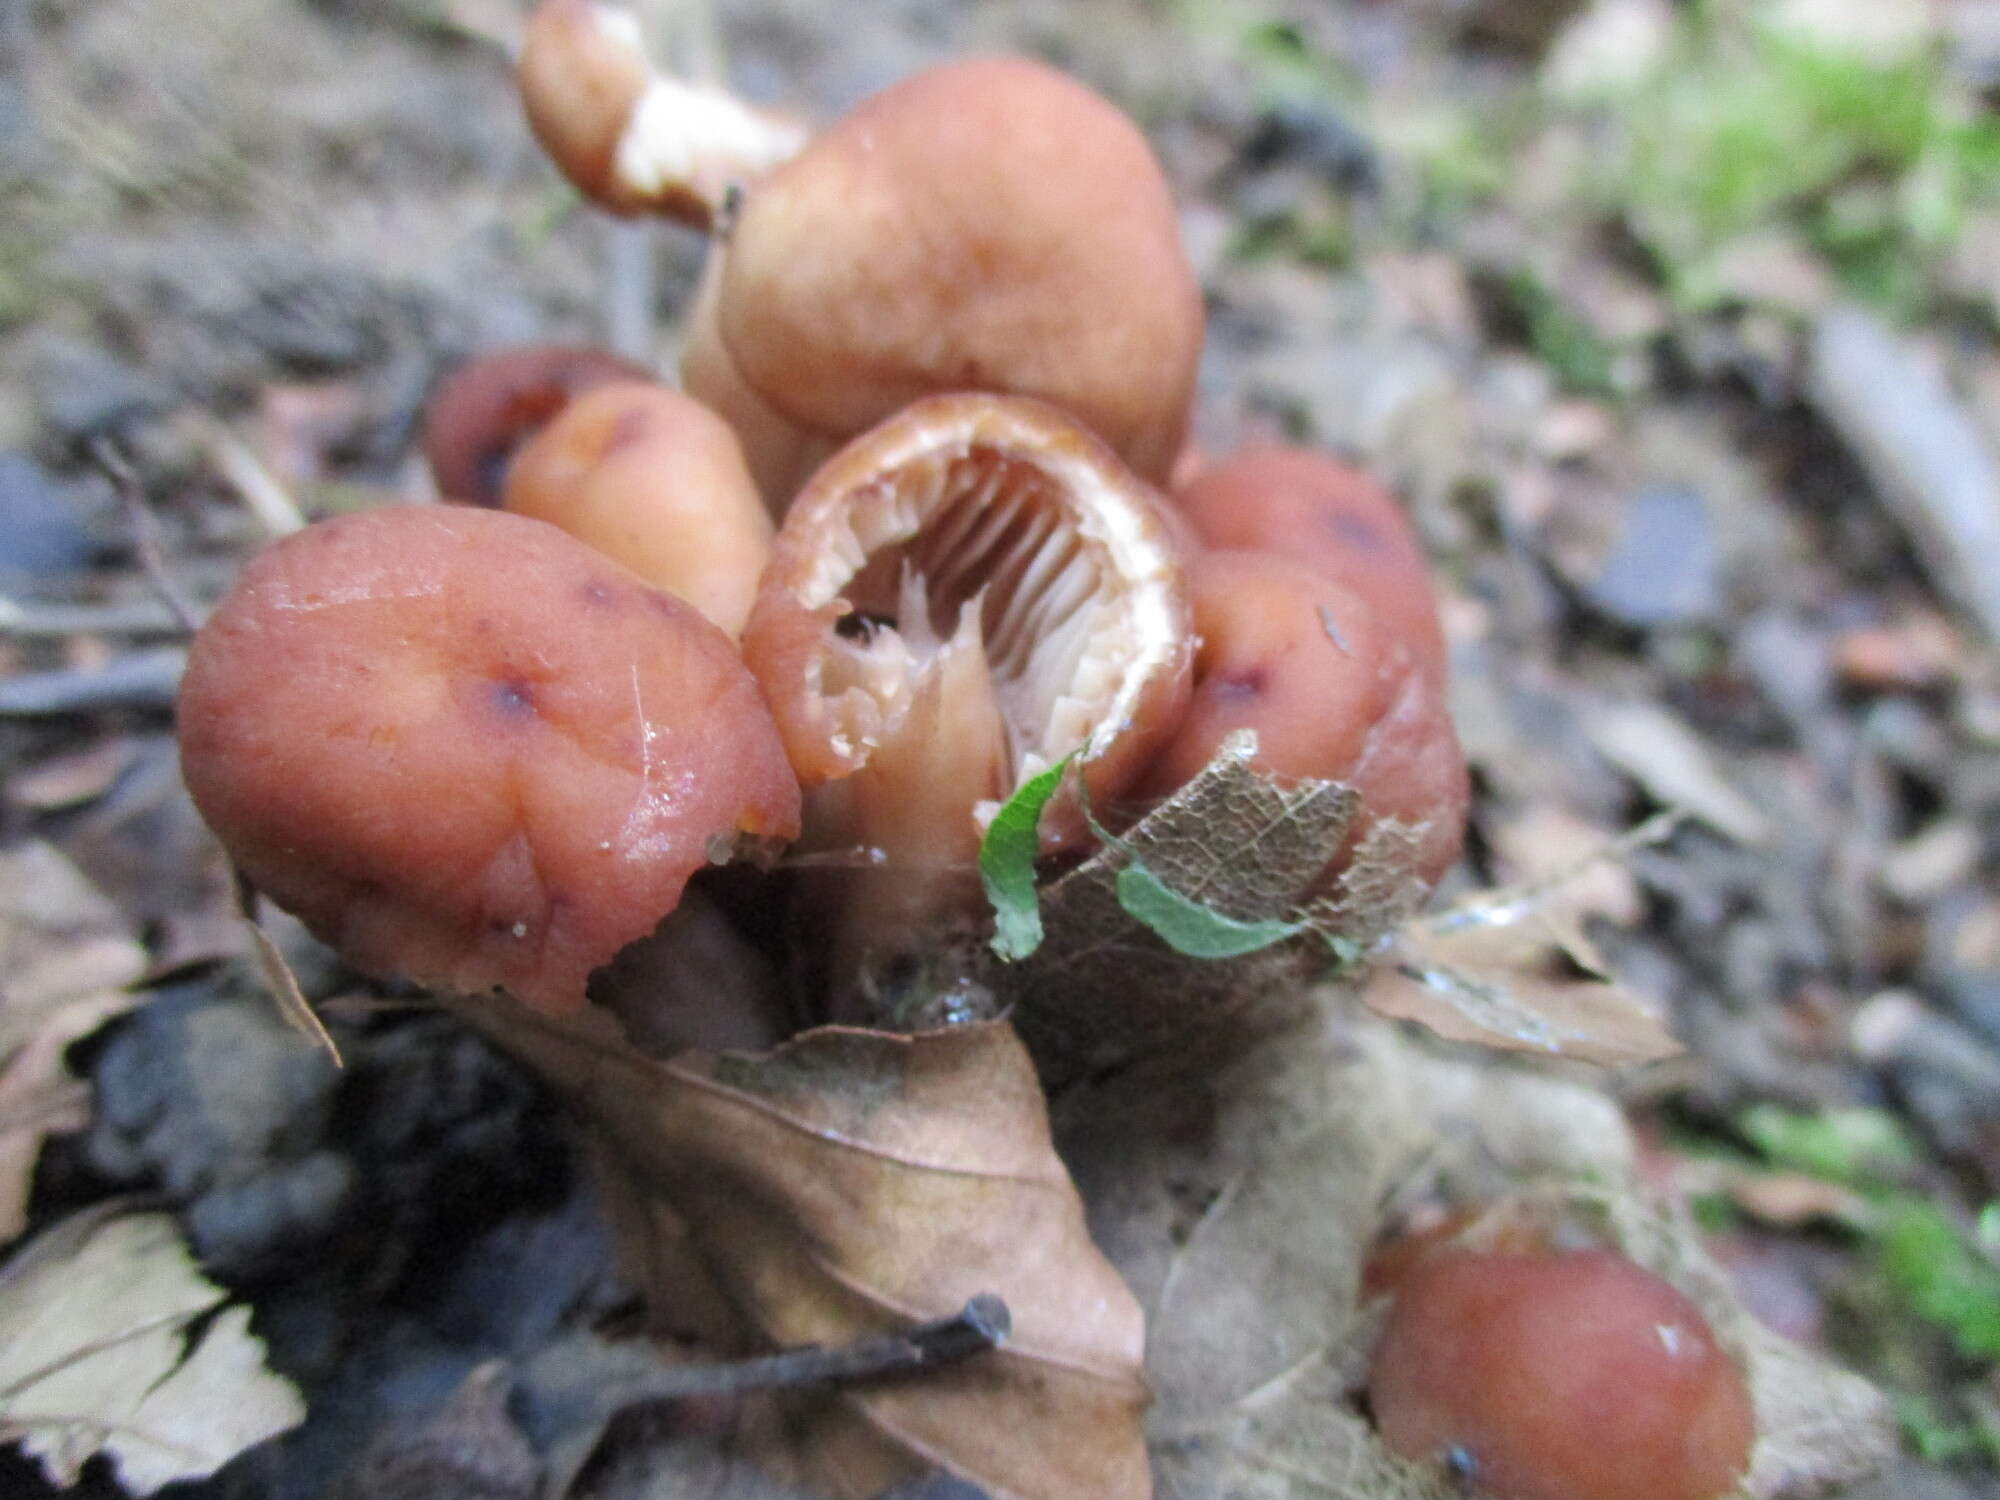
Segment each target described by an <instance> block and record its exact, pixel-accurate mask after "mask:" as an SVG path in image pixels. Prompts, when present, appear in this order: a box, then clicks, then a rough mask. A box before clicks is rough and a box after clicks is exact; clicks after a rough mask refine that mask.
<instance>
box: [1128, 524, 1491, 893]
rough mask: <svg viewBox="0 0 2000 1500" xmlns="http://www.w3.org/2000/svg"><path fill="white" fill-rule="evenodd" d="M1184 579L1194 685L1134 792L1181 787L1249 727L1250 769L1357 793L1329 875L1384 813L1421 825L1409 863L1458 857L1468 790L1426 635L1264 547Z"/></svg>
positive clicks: (1420, 866) (1211, 555)
mask: <svg viewBox="0 0 2000 1500" xmlns="http://www.w3.org/2000/svg"><path fill="white" fill-rule="evenodd" d="M1189 588H1190V594H1191V597H1192V601H1193V611H1194V629H1195V633H1196V635H1197V636H1198V637H1199V639H1200V646H1199V648H1198V650H1197V652H1196V655H1195V664H1194V692H1193V696H1192V698H1191V699H1190V701H1189V703H1188V706H1187V709H1186V711H1185V712H1184V713H1182V714H1181V715H1180V717H1179V720H1178V723H1177V727H1176V730H1175V733H1174V736H1173V738H1172V739H1171V740H1170V741H1169V742H1168V743H1167V744H1166V745H1165V747H1164V748H1163V749H1162V750H1161V751H1160V753H1159V755H1158V756H1157V757H1156V758H1155V759H1154V760H1153V762H1152V763H1151V765H1150V767H1149V768H1148V770H1147V772H1146V775H1145V778H1144V781H1143V783H1142V785H1141V787H1140V788H1139V791H1140V793H1141V794H1142V795H1150V796H1154V797H1159V796H1165V795H1167V794H1168V793H1170V792H1172V791H1174V790H1175V789H1177V788H1179V787H1181V786H1183V785H1185V784H1186V783H1187V782H1189V781H1191V780H1192V779H1193V778H1194V777H1195V776H1196V775H1197V774H1198V773H1199V772H1200V771H1201V770H1202V768H1203V767H1205V766H1206V765H1207V764H1208V763H1209V762H1210V761H1211V760H1212V759H1213V758H1214V757H1215V754H1216V752H1217V751H1218V750H1219V749H1220V748H1221V745H1222V742H1223V740H1224V739H1225V738H1227V737H1228V736H1229V735H1230V734H1231V733H1232V732H1234V731H1236V730H1239V729H1253V730H1255V731H1256V732H1257V757H1256V760H1255V761H1254V762H1253V764H1254V765H1255V766H1256V767H1257V768H1258V769H1260V770H1263V771H1265V772H1267V773H1269V774H1271V775H1273V776H1277V777H1279V778H1281V779H1287V780H1296V779H1303V778H1313V779H1319V780H1327V781H1342V782H1346V783H1348V784H1349V785H1351V786H1353V787H1354V788H1355V790H1356V792H1357V793H1358V794H1359V796H1360V817H1359V820H1358V824H1357V826H1356V828H1355V829H1354V832H1353V834H1352V836H1351V837H1350V840H1349V843H1348V845H1347V847H1346V848H1344V849H1343V850H1341V851H1338V852H1336V853H1335V854H1334V855H1333V865H1332V866H1331V869H1332V871H1333V872H1335V873H1337V871H1338V868H1339V866H1340V865H1341V863H1342V862H1343V861H1344V859H1345V857H1346V855H1347V854H1348V853H1349V852H1350V851H1351V849H1352V847H1353V844H1354V842H1355V841H1356V840H1358V839H1359V838H1360V837H1361V836H1362V835H1363V834H1365V833H1366V831H1367V830H1368V828H1370V827H1372V826H1373V825H1374V824H1376V823H1379V822H1381V821H1382V820H1384V819H1394V820H1395V821H1397V822H1399V823H1403V824H1405V825H1407V826H1409V827H1412V828H1420V829H1422V830H1423V833H1422V837H1421V839H1420V841H1419V845H1418V850H1417V855H1416V860H1415V873H1416V874H1417V875H1418V876H1419V877H1420V878H1422V879H1423V880H1425V881H1426V882H1429V883H1435V882H1436V881H1437V880H1438V879H1439V877H1441V876H1442V875H1443V874H1444V872H1445V871H1446V870H1447V869H1449V868H1450V867H1451V863H1452V861H1453V860H1454V859H1456V858H1457V856H1458V847H1459V841H1460V839H1461V837H1462V836H1463V832H1464V825H1465V811H1466V802H1467V797H1468V795H1469V792H1468V788H1467V784H1466V772H1465V759H1464V756H1463V754H1462V753H1461V751H1460V750H1459V745H1458V737H1457V734H1456V733H1455V731H1454V730H1453V728H1452V723H1451V716H1450V713H1449V711H1448V709H1447V706H1446V704H1445V700H1444V690H1443V684H1442V681H1441V678H1440V676H1439V674H1438V673H1437V672H1435V671H1433V670H1432V669H1431V667H1430V659H1429V657H1428V656H1427V651H1428V642H1426V641H1425V640H1424V639H1422V638H1418V639H1415V640H1413V639H1412V638H1411V636H1410V633H1409V631H1408V630H1407V628H1406V626H1405V624H1404V622H1402V621H1401V620H1398V619H1396V618H1394V617H1391V616H1389V615H1387V614H1385V613H1384V612H1383V611H1382V610H1380V609H1379V608H1377V607H1375V606H1374V604H1373V602H1372V601H1371V600H1370V599H1368V598H1367V597H1365V596H1364V595H1362V594H1360V593H1358V592H1356V591H1354V590H1352V589H1349V588H1346V587H1344V586H1342V585H1341V584H1338V583H1335V582H1332V581H1330V580H1328V579H1327V578H1326V577H1324V576H1323V575H1322V574H1321V573H1319V572H1318V571H1316V570H1315V569H1314V568H1312V567H1311V566H1309V565H1308V564H1306V563H1304V562H1301V561H1297V560H1294V559H1293V558H1291V557H1281V556H1277V555H1275V554H1273V553H1269V552H1244V551H1229V550H1222V551H1214V552H1207V553H1204V554H1202V555H1201V556H1200V557H1198V558H1197V559H1196V560H1195V562H1194V563H1193V564H1192V565H1191V567H1190V569H1189Z"/></svg>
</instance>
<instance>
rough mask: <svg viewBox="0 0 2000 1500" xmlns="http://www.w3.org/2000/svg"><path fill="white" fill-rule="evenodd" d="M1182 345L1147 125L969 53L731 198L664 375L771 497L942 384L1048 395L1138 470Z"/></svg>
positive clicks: (1170, 222)
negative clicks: (678, 378) (738, 198)
mask: <svg viewBox="0 0 2000 1500" xmlns="http://www.w3.org/2000/svg"><path fill="white" fill-rule="evenodd" d="M1201 335H1202V303H1201V292H1200V288H1199V287H1198V286H1197V285H1196V282H1195V278H1194V274H1193V272H1192V271H1191V270H1190V269H1189V266H1188V263H1187V258H1186V256H1185V254H1184V253H1183V252H1182V249H1181V243H1180V234H1179V228H1178V221H1177V219H1176V217H1175V213H1174V205H1173V200H1172V198H1171V196H1170V194H1169V192H1168V189H1167V185H1166V182H1165V180H1164V178H1163V177H1162V175H1161V172H1160V167H1159V164H1158V162H1157V161H1156V160H1155V159H1154V157H1153V153H1152V150H1151V149H1150V148H1149V147H1148V146H1147V144H1146V141H1145V138H1144V137H1143V136H1141V135H1140V133H1139V131H1138V129H1137V128H1136V127H1135V126H1134V125H1133V124H1132V122H1131V121H1130V120H1128V119H1127V118H1126V117H1125V116H1124V115H1123V114H1122V113H1120V112H1119V111H1118V110H1117V109H1115V108H1114V107H1113V106H1111V105H1110V104H1108V103H1106V102H1105V101H1104V100H1103V99H1100V98H1098V97H1097V96H1096V95H1095V94H1093V93H1091V92H1090V91H1089V90H1088V89H1086V88H1084V87H1083V86H1082V85H1081V84H1078V83H1076V82H1075V81H1074V80H1072V79H1070V78H1067V77H1065V76H1064V75H1062V74H1061V73H1058V72H1055V71H1054V70H1052V69H1050V68H1047V67H1044V66H1042V65H1041V64H1039V63H1033V62H1028V61H1025V60H1022V59H1018V58H987V59H980V60H976V61H971V62H962V63H954V64H949V65H946V66H942V67H936V68H931V69H929V70H927V71H925V72H922V73H919V74H917V75H915V76H914V77H911V78H908V79H905V80H903V81H902V82H900V83H897V84H895V85H893V86H891V87H890V88H888V89H885V90H884V91H883V92H881V93H879V94H877V95H875V96H874V97H873V98H871V99H868V100H866V101H864V102H863V103H862V104H861V105H859V106H858V107H857V108H856V109H854V110H853V111H852V112H851V113H850V114H848V115H847V116H846V117H845V118H843V119H842V120H840V121H839V122H838V123H836V124H834V125H833V126H832V127H830V128H829V129H827V130H826V131H824V132H822V133H821V134H820V135H819V136H817V137H816V138H815V139H814V140H813V141H812V142H811V143H810V144H809V145H808V146H807V147H806V148H805V149H804V150H803V151H801V152H800V153H799V154H798V155H797V156H796V157H794V158H793V159H792V160H790V161H788V162H786V163H785V164H784V165H783V166H780V167H778V168H777V169H775V170H774V171H772V172H771V173H770V175H769V176H767V177H765V178H763V179H762V180H761V181H758V182H756V183H754V184H752V185H751V186H750V187H749V189H748V190H747V191H746V193H745V196H744V201H743V205H742V209H741V212H740V213H739V214H738V215H737V216H736V219H735V221H734V223H733V224H732V226H731V227H730V230H729V233H728V235H727V236H726V238H725V239H723V240H722V241H721V242H719V243H718V245H717V247H716V250H715V252H714V259H713V260H712V262H711V265H710V268H709V272H708V274H707V276H706V278H705V280H704V284H703V288H702V292H701V295H700V298H699V300H698V303H697V307H696V310H695V313H694V315H693V318H692V320H691V327H690V332H689V337H688V346H687V352H686V358H685V361H684V363H683V366H682V376H683V380H684V382H685V384H686V386H687V389H688V390H689V392H690V393H692V394H693V395H695V396H698V397H700V398H701V399H702V400H704V401H706V402H708V403H709V404H710V405H711V406H713V407H714V408H715V409H716V410H717V411H719V412H720V413H721V414H722V415H723V416H724V417H725V418H726V419H727V420H728V421H729V423H730V424H731V425H732V426H734V427H735V428H736V429H737V431H738V432H740V433H742V434H743V436H744V443H745V447H746V449H747V450H748V452H749V455H750V466H751V470H752V472H753V473H755V474H756V476H757V479H758V483H759V485H760V486H761V487H762V488H763V491H764V496H765V499H766V501H767V502H769V503H770V504H771V505H772V506H773V507H774V508H775V509H779V510H782V508H783V506H784V505H785V503H786V502H787V501H788V500H789V499H790V497H791V495H792V493H793V491H794V489H795V488H796V487H797V485H798V484H799V483H800V482H801V481H802V480H803V479H804V478H805V477H806V475H807V474H809V473H810V472H811V470H812V469H813V467H814V466H815V465H816V464H817V463H818V462H820V461H821V460H822V459H823V458H824V457H825V456H826V455H827V454H829V453H831V452H832V451H833V449H835V448H836V447H838V446H839V445H840V444H841V443H843V442H845V441H846V440H847V439H848V438H850V437H853V436H854V435H855V434H857V433H860V432H863V431H865V430H867V429H868V428H869V427H871V426H873V425H874V424H875V423H877V422H879V421H881V420H882V419H883V418H885V417H887V416H889V415H890V414H891V413H893V412H895V411H898V410H900V409H901V408H902V407H904V406H906V405H907V404H909V403H910V402H912V401H915V400H917V399H919V398H920V397H924V396H928V395H933V394H937V393H940V392H952V391H994V392H1003V393H1013V394H1019V395H1026V396H1034V397H1038V398H1040V399H1042V400H1044V401H1048V402H1050V403H1052V404H1054V405H1056V406H1059V407H1061V408H1063V409H1064V410H1065V411H1067V412H1069V413H1070V414H1071V415H1072V416H1074V417H1076V418H1077V419H1079V420H1081V421H1082V422H1083V424H1084V425H1085V426H1087V427H1089V428H1090V429H1091V430H1092V431H1094V432H1096V433H1097V434H1098V435H1099V436H1100V437H1101V438H1103V439H1104V440H1105V441H1106V442H1107V443H1109V444H1110V446H1111V447H1112V449H1114V450H1115V451H1116V452H1117V453H1118V454H1119V456H1120V457H1121V458H1122V459H1123V460H1124V461H1125V462H1126V463H1127V464H1129V465H1130V466H1131V467H1132V468H1133V469H1135V470H1136V471H1137V472H1138V473H1139V474H1140V475H1142V476H1143V477H1145V478H1147V479H1149V480H1151V481H1153V482H1155V483H1159V482H1163V481H1164V480H1165V478H1166V476H1167V473H1168V471H1169V469H1170V467H1171V466H1172V464H1173V461H1174V458H1175V456H1176V455H1177V454H1178V453H1179V451H1180V449H1181V444H1182V438H1183V434H1184V432H1185V430H1186V426H1187V420H1188V412H1189V406H1190V402H1191V400H1192V397H1193V391H1194V377H1195V362H1196V359H1197V357H1198V355H1199V353H1200V345H1201Z"/></svg>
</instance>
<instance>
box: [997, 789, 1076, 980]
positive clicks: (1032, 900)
mask: <svg viewBox="0 0 2000 1500" xmlns="http://www.w3.org/2000/svg"><path fill="white" fill-rule="evenodd" d="M1075 759H1076V756H1075V755H1074V754H1070V755H1065V756H1064V757H1063V758H1062V759H1061V760H1059V761H1057V762H1056V763H1055V764H1054V765H1052V766H1050V767H1049V768H1048V769H1047V770H1046V771H1041V772H1038V773H1037V774H1035V775H1033V776H1030V777H1029V778H1028V779H1027V780H1026V781H1024V782H1022V783H1021V785H1020V786H1019V787H1017V788H1015V791H1014V795H1013V796H1011V797H1009V798H1008V799H1007V800H1006V801H1005V802H1004V803H1002V804H1001V807H1000V811H999V812H997V813H995V814H994V815H993V821H992V823H991V824H989V825H988V826H987V829H986V837H985V838H984V839H982V840H981V841H980V844H979V879H980V881H981V883H982V884H984V885H985V887H986V899H987V900H988V901H989V902H991V903H992V905H993V951H994V952H995V953H997V954H999V955H1000V956H1001V957H1002V958H1003V959H1006V960H1007V961H1008V962H1010V963H1012V962H1015V961H1017V960H1019V959H1023V958H1026V957H1027V956H1028V955H1029V954H1031V953H1033V952H1034V951H1035V950H1036V949H1037V948H1039V947H1041V945H1042V908H1041V904H1040V902H1039V901H1038V899H1037V898H1036V894H1035V856H1036V855H1037V854H1038V853H1040V852H1041V835H1040V832H1039V830H1040V827H1041V822H1042V809H1043V808H1045V807H1047V806H1048V803H1049V798H1051V797H1053V796H1054V795H1055V794H1056V788H1057V787H1058V786H1060V785H1061V784H1062V779H1063V772H1065V771H1067V770H1068V769H1069V763H1070V762H1071V761H1072V760H1075Z"/></svg>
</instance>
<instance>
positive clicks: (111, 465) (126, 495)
mask: <svg viewBox="0 0 2000 1500" xmlns="http://www.w3.org/2000/svg"><path fill="white" fill-rule="evenodd" d="M89 452H90V460H91V462H92V463H94V464H96V465H97V467H98V468H99V469H100V470H102V471H103V473H104V477H105V478H107V479H109V480H110V481H111V488H112V490H113V491H114V492H115V493H116V494H117V496H118V504H119V506H120V507H121V508H122V509H123V510H124V512H125V526H126V529H127V530H128V531H129V532H130V533H131V536H132V548H133V550H134V551H135V552H137V553H138V554H139V566H140V567H141V568H143V569H145V572H146V577H147V579H148V580H149V581H150V582H151V583H152V585H153V587H154V588H155V589H157V590H158V591H159V595H160V598H161V599H162V600H163V601H165V603H166V606H167V608H168V609H170V610H172V611H173V615H174V618H175V619H176V620H178V621H179V622H180V626H181V628H182V629H183V630H185V631H186V632H187V633H188V634H189V635H193V634H194V633H195V631H197V630H199V629H200V628H201V612H200V611H199V610H197V609H196V608H195V607H194V605H193V603H192V602H190V601H189V599H188V598H187V596H186V595H185V594H183V593H182V592H181V589H180V585H179V584H177V583H175V582H174V580H173V575H172V574H170V573H169V572H168V571H167V563H166V559H165V557H163V556H162V555H161V553H160V538H159V533H158V532H157V531H155V530H154V527H153V513H152V511H151V510H150V509H148V507H147V505H146V492H145V490H144V489H142V488H141V487H140V484H139V476H138V475H136V474H134V473H133V472H132V466H131V464H129V463H127V462H126V461H125V455H124V454H122V453H120V452H119V451H118V448H117V446H116V445H115V444H114V443H112V441H111V440H110V439H109V438H106V437H94V438H92V439H91V440H90V448H89Z"/></svg>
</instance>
